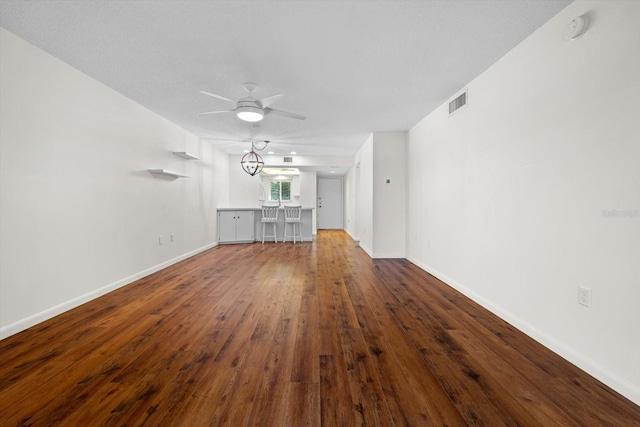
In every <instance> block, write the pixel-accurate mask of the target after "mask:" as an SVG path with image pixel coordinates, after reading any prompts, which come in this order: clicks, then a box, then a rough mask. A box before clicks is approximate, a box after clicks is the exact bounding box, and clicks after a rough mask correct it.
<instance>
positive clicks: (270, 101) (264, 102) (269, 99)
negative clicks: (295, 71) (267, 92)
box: [258, 93, 284, 108]
mask: <svg viewBox="0 0 640 427" xmlns="http://www.w3.org/2000/svg"><path fill="white" fill-rule="evenodd" d="M283 96H284V95H283V94H281V93H279V94H277V95H271V96H267V97H266V98H262V99H259V100H258V101H259V102H260V104H261V105H262V108H267V107H268V106H269V105H271V104H275V103H276V102H278V100H279V99H280V98H282V97H283Z"/></svg>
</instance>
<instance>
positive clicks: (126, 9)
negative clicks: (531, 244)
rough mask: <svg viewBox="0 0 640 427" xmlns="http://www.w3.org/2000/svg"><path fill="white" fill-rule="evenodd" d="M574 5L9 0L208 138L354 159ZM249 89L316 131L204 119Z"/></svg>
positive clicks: (124, 88) (22, 20)
mask: <svg viewBox="0 0 640 427" xmlns="http://www.w3.org/2000/svg"><path fill="white" fill-rule="evenodd" d="M570 2H571V1H570V0H517V1H516V0H511V1H507V0H504V1H495V0H494V1H485V0H458V1H444V0H443V1H435V0H431V1H430V0H421V1H399V0H398V1H391V0H385V1H382V0H371V1H356V0H353V1H238V0H236V1H178V0H173V1H168V0H165V1H162V0H156V1H150V0H136V1H86V0H81V1H55V0H50V1H22V0H20V1H13V0H11V1H5V0H2V1H1V2H0V25H1V26H2V27H4V28H5V29H7V30H9V31H11V32H13V33H15V34H16V35H18V36H20V37H22V38H23V39H26V40H27V41H29V42H31V43H33V44H34V45H36V46H38V47H40V48H42V49H43V50H45V51H47V52H49V53H51V54H52V55H54V56H56V57H58V58H60V59H62V60H63V61H65V62H67V63H68V64H70V65H72V66H73V67H75V68H77V69H79V70H81V71H83V72H84V73H86V74H88V75H90V76H92V77H94V78H95V79H97V80H98V81H100V82H102V83H104V84H106V85H107V86H109V87H111V88H113V89H115V90H116V91H118V92H120V93H122V94H124V95H125V96H127V97H129V98H131V99H133V100H134V101H136V102H138V103H139V104H141V105H143V106H145V107H147V108H148V109H149V110H152V111H154V112H156V113H157V114H160V115H161V116H163V117H165V118H167V119H168V120H170V121H171V122H173V123H176V124H177V125H179V126H181V127H182V128H184V129H186V130H188V131H189V132H192V133H194V134H196V135H198V136H200V137H201V138H205V139H209V138H231V139H244V138H248V137H250V136H253V137H255V138H259V139H271V140H273V141H274V142H273V143H272V144H271V145H270V147H269V149H270V150H272V151H276V154H288V153H289V152H290V151H292V150H293V151H296V152H297V153H298V155H352V154H354V153H355V151H356V150H357V149H358V148H359V147H360V146H361V145H362V143H363V142H364V141H365V140H366V138H367V137H368V135H369V134H370V133H371V132H380V131H406V130H408V129H410V128H411V127H412V126H413V125H415V124H416V123H417V122H418V121H420V120H421V119H422V118H424V117H425V116H426V115H427V114H429V113H430V112H431V111H432V110H433V109H434V108H436V107H437V106H438V105H440V104H442V103H443V102H445V101H447V100H448V99H449V97H451V96H452V95H453V94H455V93H456V92H457V91H458V90H459V89H461V88H462V87H464V85H466V84H467V83H468V82H470V81H471V80H472V79H473V78H474V77H476V76H477V75H479V74H480V73H482V72H483V71H484V70H486V69H487V68H488V67H489V66H491V65H492V64H493V63H495V62H496V61H497V60H498V59H499V58H500V57H502V56H503V55H504V54H505V53H506V52H508V51H509V50H510V49H512V48H513V47H514V46H515V45H517V44H518V43H519V42H520V41H522V40H523V39H524V38H526V37H527V36H528V35H529V34H531V33H532V32H533V31H535V30H536V29H537V28H538V27H540V26H541V25H542V24H543V23H544V22H546V21H547V20H549V19H550V18H551V17H552V16H554V15H555V14H556V13H558V12H559V11H560V10H561V9H562V8H564V7H565V6H566V5H567V4H569V3H570ZM558 36H559V37H561V35H558ZM245 81H253V82H256V83H257V84H258V89H257V91H256V93H255V97H256V98H262V97H265V96H269V95H273V94H276V93H283V94H284V95H285V96H284V97H283V98H282V99H281V100H280V101H278V102H277V103H276V104H274V105H272V107H274V108H278V109H282V110H286V111H290V112H294V113H298V114H303V115H306V116H307V117H308V118H307V120H305V121H299V120H294V119H290V118H285V117H276V116H267V117H265V119H264V120H263V121H262V122H261V125H260V127H259V128H253V127H252V125H251V124H248V123H245V122H242V121H240V120H239V119H237V118H236V117H235V115H234V114H217V115H209V116H198V115H197V113H200V112H204V111H210V110H216V109H226V108H233V105H230V104H229V103H227V102H225V101H222V100H218V99H216V98H212V97H208V96H204V95H202V94H199V93H198V91H199V90H205V91H209V92H213V93H216V94H220V95H223V96H225V97H228V98H231V99H237V98H240V97H242V96H244V95H245V94H246V92H245V91H244V89H243V87H242V83H243V82H245ZM471 96H473V95H471ZM212 143H215V144H217V145H219V147H220V148H221V149H223V150H224V151H226V152H228V153H230V154H241V153H242V150H243V149H245V148H249V146H248V144H247V143H239V142H220V141H217V142H212Z"/></svg>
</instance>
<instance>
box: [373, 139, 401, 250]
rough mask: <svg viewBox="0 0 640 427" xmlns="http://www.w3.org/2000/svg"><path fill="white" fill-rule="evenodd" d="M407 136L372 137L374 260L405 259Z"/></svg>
mask: <svg viewBox="0 0 640 427" xmlns="http://www.w3.org/2000/svg"><path fill="white" fill-rule="evenodd" d="M407 137H408V135H407V133H406V132H376V133H374V134H373V230H374V232H373V257H374V258H404V257H405V246H406V210H405V207H406V185H407V182H406V168H407ZM387 180H388V181H389V182H387Z"/></svg>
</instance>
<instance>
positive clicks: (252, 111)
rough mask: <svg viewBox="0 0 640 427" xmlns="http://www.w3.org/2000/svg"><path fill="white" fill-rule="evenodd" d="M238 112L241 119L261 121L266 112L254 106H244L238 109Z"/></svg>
mask: <svg viewBox="0 0 640 427" xmlns="http://www.w3.org/2000/svg"><path fill="white" fill-rule="evenodd" d="M236 114H237V115H238V118H239V119H240V120H244V121H245V122H259V121H260V120H262V118H263V117H264V112H263V111H262V110H261V109H260V108H258V107H253V106H242V107H238V108H237V109H236Z"/></svg>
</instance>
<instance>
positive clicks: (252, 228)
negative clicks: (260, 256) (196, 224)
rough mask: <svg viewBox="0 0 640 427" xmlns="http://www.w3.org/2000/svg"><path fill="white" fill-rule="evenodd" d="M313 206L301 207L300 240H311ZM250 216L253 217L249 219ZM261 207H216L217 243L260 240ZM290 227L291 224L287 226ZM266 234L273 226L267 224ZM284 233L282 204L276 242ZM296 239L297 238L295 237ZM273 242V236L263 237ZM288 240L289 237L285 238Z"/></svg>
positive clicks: (269, 232) (270, 231)
mask: <svg viewBox="0 0 640 427" xmlns="http://www.w3.org/2000/svg"><path fill="white" fill-rule="evenodd" d="M314 209H315V208H309V207H303V208H302V214H301V216H300V220H301V232H302V241H303V242H311V241H313V210H314ZM251 217H253V218H252V219H251ZM261 218H262V209H261V208H218V242H219V243H251V242H262V222H261ZM289 227H291V226H289ZM290 231H291V229H290V228H289V230H288V232H290ZM266 234H273V228H272V226H271V225H270V224H269V225H268V226H267V229H266ZM283 235H284V206H280V209H279V212H278V223H277V224H276V236H277V238H278V242H281V241H282V236H283ZM296 240H297V239H296ZM264 241H265V243H266V242H267V241H271V242H273V237H265V239H264ZM287 242H289V238H287Z"/></svg>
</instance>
